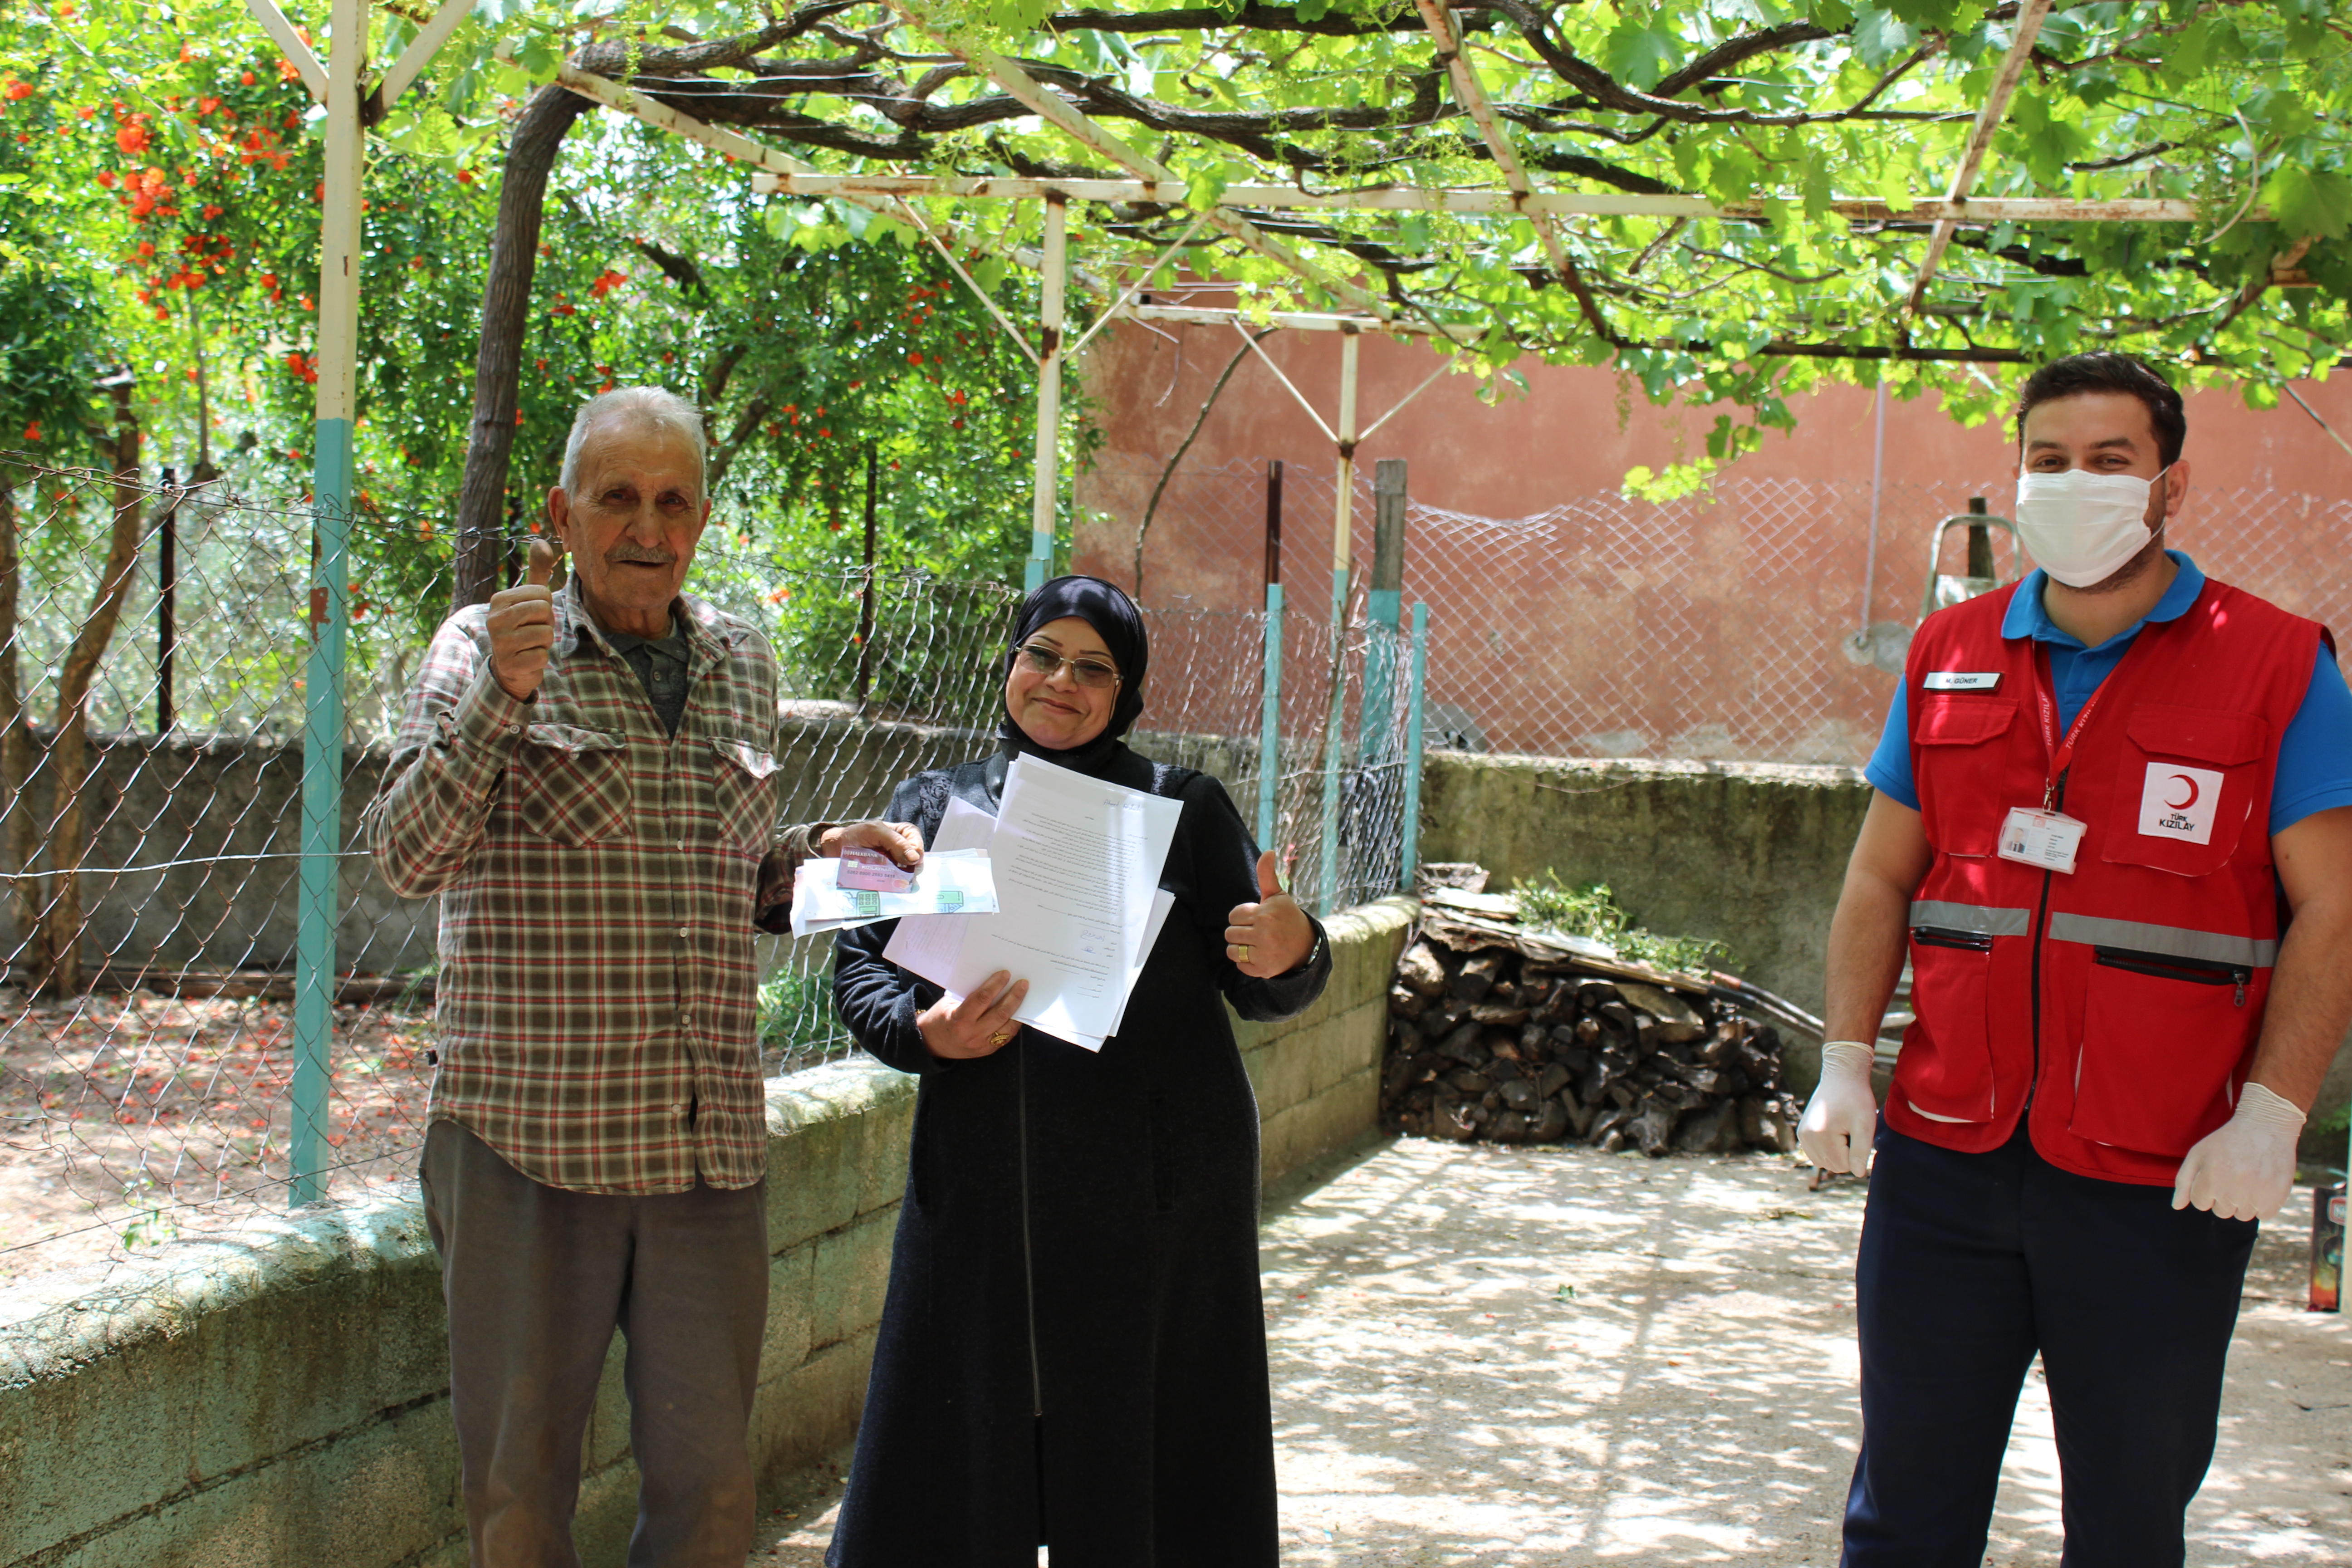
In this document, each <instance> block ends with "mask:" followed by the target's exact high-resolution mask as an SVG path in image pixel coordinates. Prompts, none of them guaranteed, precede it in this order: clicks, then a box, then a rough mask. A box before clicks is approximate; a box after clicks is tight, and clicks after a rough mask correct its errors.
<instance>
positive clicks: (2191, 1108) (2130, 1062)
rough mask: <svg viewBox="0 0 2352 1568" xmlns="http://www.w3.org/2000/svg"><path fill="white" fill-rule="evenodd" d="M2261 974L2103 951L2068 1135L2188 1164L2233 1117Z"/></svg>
mask: <svg viewBox="0 0 2352 1568" xmlns="http://www.w3.org/2000/svg"><path fill="white" fill-rule="evenodd" d="M2253 982H2254V971H2253V970H2252V968H2250V967H2247V966H2244V965H2240V964H2231V963H2216V962H2213V961H2211V960H2209V959H2197V958H2179V957H2175V956H2173V955H2172V954H2170V953H2162V952H2142V951H2139V950H2137V949H2132V948H2121V947H2095V948H2093V949H2092V950H2091V966H2090V974H2089V978H2088V979H2087V980H2086V981H2085V983H2084V992H2083V1046H2082V1050H2081V1053H2080V1054H2079V1055H2078V1056H2077V1057H2076V1058H2074V1115H2073V1117H2072V1118H2071V1119H2070V1120H2069V1121H2068V1122H2067V1131H2071V1132H2073V1133H2074V1135H2075V1136H2076V1137H2078V1138H2085V1139H2088V1140H2090V1141H2091V1142H2094V1143H2105V1144H2111V1145H2113V1146H2115V1147H2116V1148H2119V1149H2135V1150H2137V1151H2139V1152H2142V1153H2147V1154H2158V1155H2161V1156H2163V1157H2165V1158H2167V1159H2179V1157H2180V1156H2181V1155H2183V1154H2186V1153H2188V1152H2189V1145H2190V1144H2192V1143H2194V1142H2197V1140H2199V1139H2200V1138H2202V1137H2203V1136H2205V1134H2206V1133H2208V1132H2210V1131H2212V1130H2213V1129H2214V1128H2216V1127H2218V1126H2220V1125H2221V1123H2222V1121H2225V1120H2226V1119H2227V1118H2228V1116H2229V1114H2230V1105H2229V1100H2228V1095H2227V1086H2228V1083H2229V1078H2230V1072H2231V1068H2235V1067H2236V1066H2237V1065H2238V1061H2239V1058H2242V1057H2243V1056H2244V1055H2245V1052H2246V1046H2247V1044H2248V1042H2249V1040H2250V1038H2251V1037H2252V1026H2253V1020H2254V1019H2256V1018H2258V1017H2259V1016H2261V1008H2260V1006H2259V1005H2249V1002H2250V1000H2252V999H2251V998H2250V997H2249V995H2248V988H2249V987H2250V986H2252V984H2253Z"/></svg>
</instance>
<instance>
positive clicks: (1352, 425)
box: [1315, 325, 1363, 915]
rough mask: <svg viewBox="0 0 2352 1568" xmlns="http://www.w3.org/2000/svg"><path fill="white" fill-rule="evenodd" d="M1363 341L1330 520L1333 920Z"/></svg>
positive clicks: (1347, 385) (1329, 867)
mask: <svg viewBox="0 0 2352 1568" xmlns="http://www.w3.org/2000/svg"><path fill="white" fill-rule="evenodd" d="M1362 342H1363V335H1362V334H1361V333H1360V332H1359V331H1357V330H1356V329H1355V328H1354V327H1353V326H1352V325H1350V326H1346V327H1342V328H1341V329H1340V330H1339V430H1338V432H1337V434H1338V437H1339V441H1338V447H1339V496H1338V498H1337V500H1336V502H1335V504H1334V507H1333V510H1332V517H1331V694H1330V705H1329V708H1328V711H1326V712H1325V714H1324V716H1323V844H1322V850H1323V853H1322V857H1321V863H1320V865H1319V866H1318V868H1317V869H1318V880H1317V884H1316V889H1315V901H1316V905H1317V908H1318V910H1320V912H1322V913H1324V914H1326V915H1328V914H1329V913H1330V912H1331V911H1332V910H1334V909H1336V908H1337V907H1338V906H1339V756H1340V753H1341V752H1343V751H1345V750H1346V749H1347V739H1348V738H1347V725H1348V704H1347V691H1348V662H1347V647H1348V553H1349V549H1348V547H1349V537H1348V535H1349V526H1350V519H1351V516H1352V514H1353V512H1354V510H1355V504H1356V356H1357V350H1358V349H1359V348H1360V346H1361V345H1362Z"/></svg>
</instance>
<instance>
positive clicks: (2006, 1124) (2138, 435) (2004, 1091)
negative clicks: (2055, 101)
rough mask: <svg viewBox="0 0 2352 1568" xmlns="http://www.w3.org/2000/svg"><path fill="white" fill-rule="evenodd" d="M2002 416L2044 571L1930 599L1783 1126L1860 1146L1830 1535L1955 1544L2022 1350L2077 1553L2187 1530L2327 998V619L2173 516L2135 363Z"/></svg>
mask: <svg viewBox="0 0 2352 1568" xmlns="http://www.w3.org/2000/svg"><path fill="white" fill-rule="evenodd" d="M2017 428H2018V440H2019V447H2020V458H2021V473H2020V475H2019V479H2018V486H2017V513H2016V521H2017V523H2018V527H2019V531H2020V533H2021V535H2022V538H2023V542H2024V544H2025V548H2026V551H2027V552H2028V553H2029V554H2030V555H2031V556H2032V558H2033V560H2034V561H2035V562H2036V563H2038V568H2039V569H2038V570H2036V571H2034V572H2032V573H2031V574H2028V575H2027V576H2026V578H2025V579H2024V580H2023V581H2022V582H2021V583H2019V584H2016V585H2015V586H2014V587H2012V588H2009V589H2004V590H2001V591H2000V592H1997V593H1993V594H1989V595H1984V596H1983V597H1980V598H1977V599H1972V600H1970V601H1969V602H1967V603H1966V604H1961V605H1954V606H1952V607H1950V608H1948V609H1945V610H1940V611H1938V612H1937V613H1936V614H1935V615H1933V616H1929V617H1928V618H1927V622H1926V624H1925V625H1923V626H1921V627H1920V628H1919V633H1918V635H1917V637H1916V638H1915V639H1914V640H1913V642H1912V645H1911V654H1910V659H1909V663H1908V667H1907V668H1906V670H1905V672H1904V679H1903V688H1902V690H1901V692H1900V693H1899V694H1898V695H1897V697H1896V699H1895V704H1894V710H1893V713H1892V715H1891V717H1890V718H1889V720H1888V722H1887V728H1886V733H1885V739H1884V740H1883V741H1882V742H1881V743H1880V746H1879V750H1878V752H1877V754H1876V755H1875V756H1874V758H1873V759H1872V762H1871V765H1870V768H1869V770H1868V777H1869V779H1870V782H1871V784H1873V785H1874V788H1875V790H1876V792H1877V793H1876V795H1874V798H1873V799H1872V801H1871V805H1870V810H1869V814H1868V816H1867V817H1866V818H1865V819H1864V824H1863V828H1862V834H1861V837H1860V839H1859V840H1858V841H1857V842H1856V844H1855V846H1854V849H1853V859H1852V861H1851V863H1850V864H1849V865H1848V867H1847V869H1846V877H1845V887H1844V891H1843V895H1842V896H1841V897H1840V899H1839V900H1838V908H1837V914H1836V917H1835V919H1834V921H1832V925H1831V928H1830V950H1829V1020H1828V1023H1829V1033H1830V1035H1831V1037H1832V1038H1831V1041H1830V1043H1829V1044H1828V1045H1826V1046H1825V1047H1823V1049H1822V1080H1821V1087H1820V1089H1818V1090H1816V1092H1815V1093H1814V1095H1813V1098H1812V1101H1811V1104H1810V1105H1809V1106H1808V1107H1807V1108H1806V1111H1805V1116H1804V1120H1803V1122H1802V1125H1801V1134H1800V1136H1801V1142H1802V1144H1803V1147H1804V1150H1805V1152H1806V1153H1807V1154H1808V1155H1810V1156H1811V1159H1812V1160H1813V1162H1814V1163H1816V1164H1818V1165H1820V1166H1822V1168H1824V1169H1826V1170H1831V1171H1854V1172H1860V1171H1861V1170H1863V1168H1864V1163H1865V1160H1866V1159H1867V1160H1869V1161H1870V1178H1871V1180H1870V1196H1869V1201H1868V1206H1867V1209H1866V1211H1865V1214H1864V1221H1863V1229H1862V1241H1861V1247H1860V1250H1859V1253H1858V1255H1857V1258H1856V1260H1855V1282H1856V1286H1857V1304H1858V1316H1859V1326H1860V1337H1861V1348H1862V1415H1863V1441H1862V1453H1861V1456H1860V1458H1858V1460H1857V1461H1856V1463H1855V1465H1854V1473H1853V1487H1852V1489H1851V1491H1850V1492H1849V1494H1848V1498H1847V1502H1846V1515H1845V1553H1844V1557H1843V1563H1844V1564H1845V1568H1891V1565H1895V1564H1900V1565H1902V1568H1945V1565H1950V1568H1960V1565H1962V1564H1967V1565H1969V1568H1974V1565H1975V1564H1978V1563H1982V1562H1983V1561H1984V1553H1985V1540H1986V1533H1987V1530H1988V1527H1989V1525H1990V1519H1991V1515H1992V1507H1993V1493H1994V1488H1995V1486H1996V1484H1997V1482H1998V1480H1999V1479H2000V1466H2001V1457H2002V1454H2003V1451H2004V1449H2005V1447H2006V1446H2007V1442H2008V1436H2009V1428H2010V1423H2011V1416H2012V1415H2014V1413H2015V1409H2016V1405H2017V1394H2018V1390H2019V1387H2020V1385H2021V1383H2022V1381H2023V1378H2024V1375H2025V1373H2026V1370H2027V1368H2028V1367H2029V1366H2030V1365H2031V1364H2032V1361H2033V1358H2034V1356H2035V1354H2036V1353H2037V1352H2038V1353H2039V1354H2040V1355H2041V1357H2042V1369H2043V1373H2044V1375H2045V1377H2046V1380H2047V1383H2048V1387H2049V1393H2050V1403H2051V1406H2052V1413H2053V1419H2054V1426H2055V1428H2056V1433H2057V1444H2058V1457H2059V1462H2060V1466H2061V1473H2062V1476H2063V1489H2064V1510H2063V1511H2064V1521H2065V1531H2066V1548H2065V1563H2066V1565H2067V1568H2163V1565H2166V1564H2178V1563H2181V1562H2182V1560H2183V1556H2184V1549H2183V1542H2182V1514H2183V1512H2184V1510H2186V1509H2187V1507H2188V1505H2189V1499H2190V1498H2191V1497H2192V1496H2193V1495H2194V1494H2195V1493H2196V1490H2197V1488H2198V1486H2199V1484H2200V1482H2201V1481H2202V1480H2203V1479H2204V1475H2205V1469H2206V1466H2207V1464H2208V1463H2209V1462H2210V1459H2211V1458H2212V1453H2213V1442H2214V1430H2215V1420H2216V1413H2217V1411H2218V1409H2219V1406H2220V1403H2221V1372H2222V1363H2223V1358H2224V1356H2225V1354H2226V1353H2227V1351H2228V1349H2229V1342H2230V1335H2231V1329H2232V1327H2233V1325H2234V1323H2235V1321H2236V1315H2237V1308H2238V1296H2239V1290H2240V1288H2241V1285H2242V1281H2243V1279H2244V1276H2245V1269H2246V1260H2247V1257H2248V1255H2249V1253H2250V1252H2251V1251H2252V1247H2253V1242H2254V1234H2255V1229H2256V1222H2257V1221H2258V1220H2261V1219H2263V1218H2266V1217H2268V1216H2270V1215H2273V1214H2275V1213H2276V1212H2277V1211H2278V1209H2279V1207H2280V1206H2281V1205H2283V1204H2284V1202H2285V1201H2286V1198H2287V1196H2288V1192H2289V1188H2290V1186H2291V1184H2292V1183H2293V1181H2294V1163H2295V1138H2296V1134H2297V1132H2298V1131H2300V1130H2301V1128H2302V1125H2303V1120H2304V1113H2305V1110H2308V1109H2309V1107H2310V1105H2311V1101H2312V1097H2313V1095H2314V1094H2315V1092H2316V1091H2317V1089H2318V1088H2319V1081H2320V1078H2321V1075H2322V1074H2323V1073H2324V1072H2325V1071H2326V1068H2327V1065H2328V1062H2329V1060H2330V1058H2332V1057H2333V1055H2334V1054H2335V1051H2336V1042H2337V1041H2338V1040H2339V1039H2340V1038H2341V1037H2342V1036H2343V1034H2344V1030H2345V1024H2346V1020H2347V1016H2352V693H2347V689H2346V686H2345V681H2344V677H2343V676H2342V674H2341V673H2340V672H2339V671H2338V670H2337V668H2336V658H2335V654H2334V649H2333V647H2332V646H2331V645H2330V642H2329V639H2328V637H2327V634H2326V631H2325V630H2324V629H2323V628H2322V627H2321V626H2319V625H2318V624H2317V623H2315V622H2313V621H2308V620H2305V619H2304V618H2302V617H2301V616H2294V615H2290V614H2288V613H2287V612H2286V611H2284V610H2282V609H2279V608H2278V607H2277V606H2275V605H2270V604H2267V603H2265V602H2264V601H2263V600H2261V599H2258V598H2255V597H2254V596H2253V595H2251V594H2245V593H2242V592H2240V591H2239V590H2237V589H2235V588H2231V587H2228V586H2226V585H2224V584H2221V583H2218V582H2215V581H2213V580H2212V579H2210V578H2208V577H2206V576H2205V575H2204V574H2202V573H2200V571H2199V570H2198V569H2197V566H2196V563H2194V562H2192V561H2190V560H2189V558H2188V557H2187V556H2186V555H2184V554H2182V553H2180V552H2178V551H2168V550H2167V549H2166V548H2165V540H2164V530H2165V525H2166V524H2167V523H2168V522H2169V521H2171V520H2173V519H2175V518H2177V517H2179V515H2180V514H2181V510H2182V506H2183V504H2184V501H2185V500H2186V498H2187V496H2188V493H2189V465H2188V464H2187V463H2186V462H2184V461H2182V460H2181V457H2180V449H2181V445H2182V442H2183V439H2184V437H2185V435H2186V422H2185V420H2184V417H2183V415H2182V410H2181V401H2180V396H2179V393H2177V392H2176V391H2174V390H2173V388H2172V387H2171V386H2170V385H2169V384H2168V383H2167V382H2166V381H2165V380H2164V379H2163V377H2161V376H2160V375H2158V374H2157V373H2156V372H2155V371H2154V370H2152V369H2150V368H2149V367H2148V366H2147V365H2146V364H2144V363H2141V362H2139V361H2138V360H2136V359H2134V358H2132V357H2130V356H2128V355H2126V354H2119V353H2093V354H2082V355H2077V356H2074V357H2073V358H2069V359H2064V360H2060V361H2057V362H2054V363H2051V364H2049V365H2046V366H2044V367H2043V368H2042V369H2041V370H2040V371H2038V372H2036V373H2035V374H2033V376H2032V378H2031V379H2030V380H2028V381H2027V382H2026V384H2025V387H2024V391H2023V395H2022V396H2021V399H2020V406H2019V412H2018V419H2017ZM1906 957H1907V958H1908V959H1909V960H1910V963H1911V966H1912V998H1913V1003H1914V1006H1915V1010H1916V1014H1917V1021H1916V1023H1914V1024H1913V1025H1911V1026H1910V1027H1909V1028H1908V1029H1907V1030H1906V1032H1905V1034H1904V1037H1903V1048H1902V1052H1901V1055H1900V1057H1899V1058H1897V1060H1896V1063H1895V1074H1894V1080H1893V1084H1892V1087H1891V1088H1890V1089H1888V1091H1887V1096H1886V1104H1885V1113H1884V1115H1883V1116H1882V1115H1881V1114H1880V1108H1879V1107H1878V1105H1877V1104H1876V1102H1875V1100H1874V1095H1873V1093H1872V1085H1871V1077H1870V1066H1871V1047H1870V1046H1869V1044H1867V1042H1869V1041H1871V1040H1873V1039H1874V1038H1875V1037H1877V1034H1878V1029H1879V1024H1880V1020H1881V1019H1882V1017H1883V1016H1884V1015H1885V1010H1886V1005H1887V1001H1888V998H1889V996H1890V995H1891V994H1893V991H1894V988H1895V981H1896V979H1897V977H1898V976H1899V975H1900V974H1901V973H1902V970H1903V964H1904V961H1905V959H1906Z"/></svg>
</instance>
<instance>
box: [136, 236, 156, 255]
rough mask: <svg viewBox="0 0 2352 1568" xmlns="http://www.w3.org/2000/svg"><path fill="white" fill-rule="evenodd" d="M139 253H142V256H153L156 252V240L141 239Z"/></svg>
mask: <svg viewBox="0 0 2352 1568" xmlns="http://www.w3.org/2000/svg"><path fill="white" fill-rule="evenodd" d="M139 254H140V255H142V256H152V255H154V254H155V242H154V241H153V240H152V239H142V240H141V241H140V242H139Z"/></svg>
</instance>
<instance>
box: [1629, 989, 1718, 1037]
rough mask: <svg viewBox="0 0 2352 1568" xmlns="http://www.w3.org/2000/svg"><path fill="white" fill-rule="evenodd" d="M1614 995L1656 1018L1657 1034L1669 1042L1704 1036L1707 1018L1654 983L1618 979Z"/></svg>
mask: <svg viewBox="0 0 2352 1568" xmlns="http://www.w3.org/2000/svg"><path fill="white" fill-rule="evenodd" d="M1617 994H1619V995H1620V996H1622V997H1623V998H1624V999H1625V1000H1626V1001H1627V1002H1628V1003H1630V1004H1632V1005H1633V1006H1635V1007H1638V1008H1640V1009H1641V1010H1642V1011H1643V1013H1646V1014H1648V1015H1649V1016H1651V1017H1652V1018H1654V1019H1656V1020H1657V1031H1658V1037H1659V1038H1660V1039H1662V1040H1664V1041H1665V1042H1666V1043H1667V1044H1668V1045H1683V1044H1686V1043H1687V1042H1689V1041H1692V1040H1700V1039H1705V1038H1706V1019H1705V1018H1702V1017H1700V1016H1699V1015H1698V1010H1697V1009H1696V1008H1695V1007H1693V1006H1692V1005H1690V1004H1689V1003H1687V1002H1685V1001H1684V1000H1683V999H1682V998H1681V997H1679V996H1676V995H1674V994H1671V993H1669V992H1665V991H1662V990H1660V989H1659V988H1658V987H1657V986H1654V985H1644V984H1641V983H1640V982H1638V981H1632V980H1621V981H1619V982H1618V983H1617Z"/></svg>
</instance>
